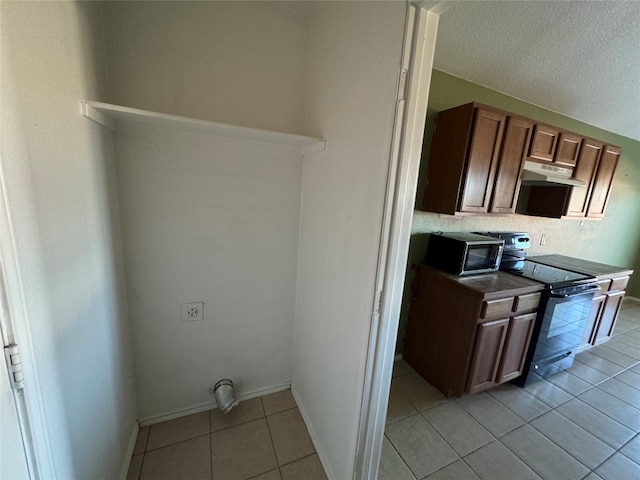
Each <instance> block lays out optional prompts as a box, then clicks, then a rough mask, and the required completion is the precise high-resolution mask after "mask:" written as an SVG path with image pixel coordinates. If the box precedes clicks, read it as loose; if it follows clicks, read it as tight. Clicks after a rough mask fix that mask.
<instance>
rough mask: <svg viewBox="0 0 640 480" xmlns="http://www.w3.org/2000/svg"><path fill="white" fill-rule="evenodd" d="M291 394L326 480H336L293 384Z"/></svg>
mask: <svg viewBox="0 0 640 480" xmlns="http://www.w3.org/2000/svg"><path fill="white" fill-rule="evenodd" d="M291 393H292V395H293V398H294V399H295V401H296V404H297V405H298V410H300V415H302V420H304V424H305V425H306V426H307V430H308V431H309V436H310V437H311V441H312V442H313V446H314V447H315V449H316V453H317V454H318V458H319V459H320V463H321V464H322V467H323V468H324V473H326V475H327V479H328V480H337V477H336V476H335V474H334V473H333V469H332V468H331V464H330V463H329V459H328V458H327V455H326V454H325V453H324V450H323V449H322V445H321V443H320V440H319V438H318V435H317V434H316V431H315V429H314V428H313V424H312V423H311V420H310V419H309V415H308V414H307V409H306V407H305V406H304V403H302V400H301V399H300V396H299V395H298V392H297V391H296V389H295V387H294V385H293V384H291Z"/></svg>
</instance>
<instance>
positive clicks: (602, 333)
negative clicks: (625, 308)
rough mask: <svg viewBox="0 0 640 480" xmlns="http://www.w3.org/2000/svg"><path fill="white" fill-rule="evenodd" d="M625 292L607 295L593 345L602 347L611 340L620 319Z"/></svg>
mask: <svg viewBox="0 0 640 480" xmlns="http://www.w3.org/2000/svg"><path fill="white" fill-rule="evenodd" d="M624 293H625V292H624V291H617V292H609V293H607V294H606V295H605V301H604V306H603V307H602V309H601V314H600V319H599V321H598V323H597V327H596V329H595V332H594V334H593V341H592V344H593V345H600V344H601V343H604V342H606V341H607V340H609V339H610V338H611V334H612V333H613V328H614V327H615V325H616V320H617V319H618V313H619V312H620V306H621V305H622V300H623V299H624Z"/></svg>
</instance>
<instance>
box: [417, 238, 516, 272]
mask: <svg viewBox="0 0 640 480" xmlns="http://www.w3.org/2000/svg"><path fill="white" fill-rule="evenodd" d="M503 248H504V240H501V239H497V238H491V237H486V236H483V235H477V234H474V233H465V232H445V233H442V232H438V233H432V234H431V236H430V237H429V247H428V249H427V258H426V260H425V263H426V264H427V265H429V266H431V267H434V268H437V269H439V270H443V271H445V272H448V273H453V274H455V275H472V274H477V273H488V272H495V271H497V270H498V268H499V267H500V260H501V258H502V250H503Z"/></svg>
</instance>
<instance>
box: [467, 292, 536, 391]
mask: <svg viewBox="0 0 640 480" xmlns="http://www.w3.org/2000/svg"><path fill="white" fill-rule="evenodd" d="M539 299H540V297H539V295H538V300H539ZM536 307H537V304H536ZM534 309H535V307H534ZM535 320H536V314H535V313H530V314H526V315H518V316H515V317H512V318H510V319H509V318H505V319H501V320H494V321H492V322H485V323H481V324H480V325H478V334H477V338H476V342H475V350H474V353H473V360H472V361H471V368H470V372H469V385H468V387H467V392H468V393H477V392H480V391H482V390H486V389H488V388H491V387H494V386H496V385H499V384H501V383H504V382H508V381H509V380H512V379H514V378H517V377H519V376H520V375H521V374H522V368H523V366H524V361H525V357H526V355H527V350H528V347H529V341H530V340H531V333H532V332H533V326H534V324H535Z"/></svg>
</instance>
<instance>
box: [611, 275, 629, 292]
mask: <svg viewBox="0 0 640 480" xmlns="http://www.w3.org/2000/svg"><path fill="white" fill-rule="evenodd" d="M627 283H629V277H618V278H612V279H611V286H610V287H609V291H610V292H613V291H614V290H624V289H625V287H626V286H627Z"/></svg>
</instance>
